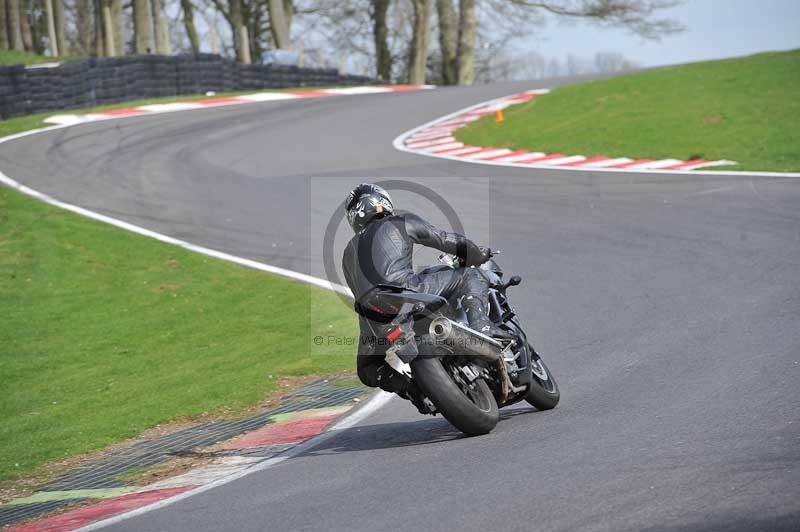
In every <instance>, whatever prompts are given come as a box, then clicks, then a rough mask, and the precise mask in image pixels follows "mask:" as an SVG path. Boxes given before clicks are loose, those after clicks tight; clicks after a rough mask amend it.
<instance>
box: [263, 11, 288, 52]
mask: <svg viewBox="0 0 800 532" xmlns="http://www.w3.org/2000/svg"><path fill="white" fill-rule="evenodd" d="M267 7H268V9H269V27H270V31H271V32H272V40H273V41H274V43H275V47H276V48H279V49H281V50H288V49H289V48H291V47H292V40H291V24H292V15H293V6H292V2H291V1H290V0H267Z"/></svg>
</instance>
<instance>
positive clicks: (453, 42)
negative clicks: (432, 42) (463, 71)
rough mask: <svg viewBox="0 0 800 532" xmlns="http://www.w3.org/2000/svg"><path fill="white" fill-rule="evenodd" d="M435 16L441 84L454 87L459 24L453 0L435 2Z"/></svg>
mask: <svg viewBox="0 0 800 532" xmlns="http://www.w3.org/2000/svg"><path fill="white" fill-rule="evenodd" d="M436 15H437V18H438V20H439V50H440V52H441V55H442V57H441V61H442V83H443V84H444V85H455V84H456V83H457V82H458V25H459V22H458V18H457V16H456V9H455V7H454V5H453V0H436Z"/></svg>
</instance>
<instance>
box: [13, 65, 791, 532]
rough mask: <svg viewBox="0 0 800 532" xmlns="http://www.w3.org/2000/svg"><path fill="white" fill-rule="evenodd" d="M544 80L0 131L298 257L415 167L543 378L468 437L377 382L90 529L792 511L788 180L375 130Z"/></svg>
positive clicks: (24, 173)
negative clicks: (129, 514) (381, 396)
mask: <svg viewBox="0 0 800 532" xmlns="http://www.w3.org/2000/svg"><path fill="white" fill-rule="evenodd" d="M557 83H558V81H557V80H556V81H553V80H551V81H548V82H541V83H526V84H516V85H492V86H480V87H472V88H448V89H437V90H433V91H421V92H416V93H400V94H390V95H366V96H357V97H343V98H335V99H334V98H330V99H317V100H304V101H301V102H297V101H292V102H268V103H262V104H252V105H243V106H240V107H231V108H218V109H208V110H201V111H192V112H183V113H174V114H164V115H157V116H150V117H142V118H131V119H126V120H119V121H110V122H105V123H94V124H86V125H81V126H77V127H73V128H68V129H62V130H56V131H53V132H50V133H46V134H42V135H36V136H32V137H27V138H22V139H19V140H16V141H12V142H9V143H6V144H3V145H0V169H2V170H3V171H4V172H5V173H6V174H8V175H10V176H11V177H13V178H15V179H17V180H18V181H20V182H22V183H24V184H26V185H28V186H30V187H32V188H35V189H37V190H40V191H42V192H45V193H48V194H51V195H53V196H55V197H57V198H59V199H61V200H64V201H67V202H71V203H75V204H78V205H81V206H83V207H87V208H92V209H94V210H97V211H99V212H102V213H105V214H109V215H111V216H115V217H118V218H121V219H124V220H126V221H130V222H133V223H137V224H139V225H142V226H144V227H147V228H149V229H153V230H156V231H160V232H163V233H166V234H169V235H171V236H175V237H179V238H182V239H185V240H188V241H191V242H194V243H197V244H201V245H205V246H208V247H211V248H215V249H219V250H223V251H227V252H231V253H234V254H237V255H241V256H245V257H249V258H253V259H257V260H261V261H264V262H267V263H269V264H274V265H277V266H283V267H287V268H291V269H295V270H298V271H303V272H308V273H312V274H316V275H322V274H323V268H322V259H321V252H320V249H321V236H320V235H321V234H322V228H323V227H324V225H325V223H326V222H327V220H328V218H329V217H330V216H331V214H332V212H333V210H334V209H335V208H336V207H337V206H338V204H339V202H340V201H341V200H342V198H343V196H344V194H345V193H346V191H347V190H348V189H349V187H350V186H352V185H353V184H355V183H357V182H360V181H366V180H377V179H382V178H408V179H411V180H414V181H415V182H418V183H422V184H424V185H425V186H427V187H430V188H432V189H434V190H436V191H438V192H439V193H440V194H442V195H443V196H444V197H445V198H446V199H447V200H448V202H450V203H451V204H452V205H453V206H454V207H455V208H456V209H457V211H458V212H459V214H460V216H461V219H462V221H463V222H464V225H465V227H466V230H467V231H468V233H469V234H473V235H476V236H477V238H476V239H477V240H479V241H482V242H488V243H489V244H490V245H491V246H492V247H495V248H500V249H502V250H503V255H501V256H500V258H499V259H500V262H501V264H502V265H503V266H504V267H505V269H506V271H507V272H509V273H519V274H521V275H522V276H523V277H524V278H525V282H524V284H523V285H521V286H519V287H517V288H515V289H513V290H514V291H513V294H512V297H513V299H514V301H515V303H516V306H517V308H518V310H519V312H520V313H521V315H522V316H523V317H524V321H525V323H526V324H527V326H528V328H529V334H530V335H531V336H532V337H533V338H534V339H535V345H536V346H537V348H538V350H539V351H540V352H541V353H542V355H543V356H544V358H545V360H546V361H547V362H548V363H549V365H550V368H551V370H552V371H553V372H554V374H555V375H556V377H558V379H559V382H560V385H561V388H562V402H561V404H560V405H559V407H558V408H556V409H555V410H553V411H549V412H536V411H535V410H533V409H531V408H527V407H525V406H521V407H516V408H512V409H509V410H504V411H503V413H504V415H503V420H502V421H501V423H500V424H499V425H498V427H497V429H496V430H495V432H493V433H492V434H490V435H488V436H484V437H480V438H472V439H467V438H462V437H460V436H459V434H458V433H456V432H455V431H454V430H453V429H452V428H451V427H450V426H449V425H448V424H447V423H446V422H445V421H443V420H442V419H441V418H440V417H437V418H430V417H421V416H419V415H417V414H416V412H415V411H414V410H413V409H412V407H410V405H408V404H406V403H404V402H402V401H393V402H391V403H390V404H389V405H388V406H387V407H385V408H384V409H382V410H380V411H379V412H377V413H376V414H374V415H372V416H371V417H369V418H367V419H366V420H365V421H363V422H362V423H360V424H359V425H358V426H356V427H354V428H351V429H348V430H345V431H342V433H341V434H338V435H336V436H335V437H333V438H331V439H329V440H327V441H325V442H323V443H322V444H321V445H320V446H319V447H318V448H315V449H312V450H311V451H309V452H307V453H305V454H303V455H301V456H299V457H297V458H293V459H291V460H287V461H286V462H283V463H281V464H280V465H277V466H275V467H273V468H271V469H267V470H264V471H261V472H258V473H255V474H252V475H250V476H247V477H245V478H242V479H240V480H238V481H235V482H232V483H230V484H227V485H224V486H221V487H218V488H215V489H213V490H210V491H207V492H205V493H202V494H199V495H197V496H194V497H191V498H188V499H185V500H182V501H179V502H177V503H175V504H173V505H170V506H167V507H164V508H161V509H158V510H155V511H152V512H149V513H146V514H144V515H141V516H138V517H135V518H132V519H129V520H126V521H122V522H120V523H117V524H116V525H113V526H111V527H110V528H108V530H115V531H123V530H125V531H129V530H147V531H197V530H220V531H263V530H325V531H348V532H353V531H361V530H365V531H366V530H376V529H377V530H415V531H423V530H491V529H499V530H520V531H530V530H540V529H541V530H552V531H562V530H563V531H572V530H609V531H624V530H663V531H677V530H708V531H712V530H713V531H720V530H787V531H788V530H798V529H800V416H798V413H800V392H798V390H800V287H799V286H800V283H798V281H800V273H799V272H800V181H798V180H797V179H787V178H764V177H753V176H748V175H746V174H742V175H741V176H735V177H729V176H700V175H698V176H679V175H648V174H646V173H643V174H608V173H563V172H559V171H543V170H521V169H520V170H518V169H513V168H502V167H490V166H480V165H472V164H468V163H463V162H456V161H446V160H439V159H432V158H426V157H421V156H416V155H411V154H407V153H401V152H398V151H396V150H394V149H393V148H392V145H391V141H392V140H393V139H394V137H395V136H397V135H398V134H400V133H401V132H403V131H405V130H407V129H410V128H412V127H414V126H417V125H419V124H421V123H423V122H426V121H428V120H431V119H433V118H436V117H438V116H440V115H443V114H445V113H449V112H452V111H455V110H457V109H459V108H462V107H465V106H467V105H471V104H474V103H477V102H479V101H482V100H485V99H488V98H492V97H497V96H502V95H506V94H511V93H513V92H515V91H519V90H522V89H528V88H537V87H541V86H554V85H555V84H557ZM735 156H736V154H732V157H733V158H735ZM397 196H398V198H397V201H396V202H397V203H401V204H402V205H403V206H405V207H408V208H411V209H414V210H416V211H418V212H420V213H421V214H423V215H425V216H428V217H430V218H431V219H433V220H434V221H437V222H443V221H444V220H443V218H441V215H439V214H438V213H437V212H436V209H435V208H434V206H433V205H431V204H430V203H429V202H427V201H425V200H421V199H420V198H419V197H418V196H416V197H415V196H412V195H410V194H404V193H398V194H397ZM345 234H346V232H345V231H344V230H343V229H342V231H340V233H339V238H338V240H337V243H336V249H340V248H341V246H342V245H343V242H342V240H343V239H344V236H345ZM337 262H338V260H337ZM265 304H266V303H265Z"/></svg>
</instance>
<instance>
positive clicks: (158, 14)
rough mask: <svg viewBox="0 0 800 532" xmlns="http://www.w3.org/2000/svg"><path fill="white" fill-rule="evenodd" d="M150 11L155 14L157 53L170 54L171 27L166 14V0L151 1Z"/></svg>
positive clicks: (154, 26) (154, 25)
mask: <svg viewBox="0 0 800 532" xmlns="http://www.w3.org/2000/svg"><path fill="white" fill-rule="evenodd" d="M150 13H151V14H152V16H153V30H154V31H153V34H154V35H155V44H156V53H157V54H159V55H169V53H170V45H169V27H168V26H167V18H166V16H165V15H164V0H152V1H151V2H150Z"/></svg>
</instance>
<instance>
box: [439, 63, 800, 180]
mask: <svg viewBox="0 0 800 532" xmlns="http://www.w3.org/2000/svg"><path fill="white" fill-rule="evenodd" d="M798 94H800V50H792V51H789V52H776V53H764V54H757V55H753V56H749V57H741V58H736V59H726V60H722V61H709V62H703V63H693V64H689V65H681V66H675V67H668V68H661V69H658V70H653V71H648V72H639V73H634V74H627V75H623V76H619V77H616V78H612V79H608V80H601V81H593V82H589V83H582V84H579V85H572V86H567V87H562V88H558V89H556V90H554V91H553V92H552V93H551V94H548V95H547V96H544V97H541V98H537V99H536V100H534V101H532V102H529V103H527V104H523V105H518V106H513V107H510V108H509V109H508V110H507V111H506V120H505V121H504V122H500V123H495V122H494V120H493V118H490V117H487V118H484V119H481V120H479V121H477V122H475V123H473V124H471V125H469V126H468V127H465V128H462V129H459V130H458V131H457V132H456V135H455V136H456V137H457V138H458V140H459V141H461V142H464V143H465V144H471V145H477V146H495V147H506V148H514V149H527V150H531V151H544V152H552V153H556V152H559V153H567V154H581V155H586V156H593V155H604V156H607V157H635V158H654V159H662V158H677V159H693V158H702V159H707V160H712V159H713V160H716V159H728V160H734V161H737V162H738V163H739V164H738V165H737V166H735V167H733V169H735V170H765V171H766V170H770V171H800V149H798V146H800V98H798Z"/></svg>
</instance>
